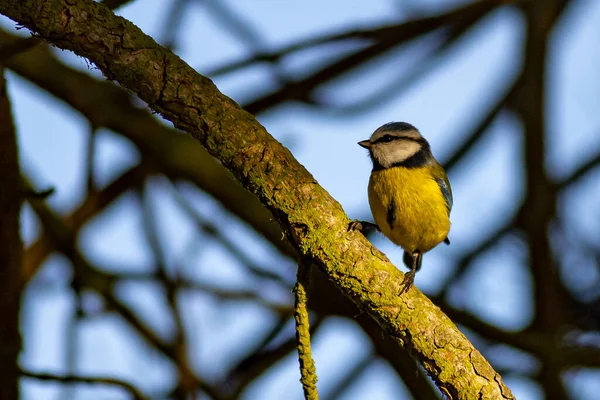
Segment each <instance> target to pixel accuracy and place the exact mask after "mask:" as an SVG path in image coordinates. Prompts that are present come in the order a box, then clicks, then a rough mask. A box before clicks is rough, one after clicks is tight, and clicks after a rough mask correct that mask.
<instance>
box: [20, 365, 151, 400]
mask: <svg viewBox="0 0 600 400" xmlns="http://www.w3.org/2000/svg"><path fill="white" fill-rule="evenodd" d="M20 374H21V376H23V377H25V378H33V379H38V380H41V381H55V382H60V383H65V384H70V383H85V384H100V385H111V386H118V387H120V388H122V389H124V390H125V391H127V392H128V393H129V394H131V396H133V398H134V399H136V400H144V399H146V397H145V396H144V395H143V394H142V392H140V391H139V389H137V388H136V387H135V386H133V385H132V384H130V383H127V382H125V381H122V380H119V379H115V378H106V377H97V376H75V375H55V374H50V373H46V372H32V371H26V370H23V369H21V370H20Z"/></svg>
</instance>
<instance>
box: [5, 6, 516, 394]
mask: <svg viewBox="0 0 600 400" xmlns="http://www.w3.org/2000/svg"><path fill="white" fill-rule="evenodd" d="M0 12H1V13H3V14H5V15H7V16H8V17H10V18H12V19H14V20H15V21H17V22H18V23H20V24H22V25H24V26H26V27H28V28H30V29H31V30H33V31H34V32H36V33H37V34H38V35H40V36H41V37H42V38H44V39H46V40H48V41H50V42H51V43H53V44H55V45H57V46H59V47H61V48H64V49H69V50H73V51H74V52H75V53H76V54H78V55H80V56H82V57H86V58H88V59H90V60H91V61H92V62H94V63H95V64H96V65H97V67H98V68H99V69H100V70H102V71H103V72H104V74H105V75H106V76H107V77H108V78H110V79H114V80H117V81H119V82H120V83H121V84H122V85H123V86H125V87H126V88H128V89H130V90H132V91H134V92H135V93H137V94H138V96H139V97H140V98H141V99H143V100H144V101H146V102H147V103H148V104H149V105H150V107H151V108H152V109H153V110H155V111H156V112H158V113H160V114H161V115H163V116H164V117H165V118H167V119H168V120H170V121H171V122H173V124H174V125H175V127H176V128H178V129H181V130H183V131H185V132H187V133H189V134H191V135H192V137H194V138H195V139H196V140H198V141H200V142H201V143H202V144H203V145H204V146H205V147H206V149H207V150H208V151H209V152H210V153H211V154H212V155H213V156H215V157H217V158H218V159H219V160H220V161H221V162H222V163H223V165H225V166H226V167H227V168H228V169H229V170H231V171H232V172H233V174H234V176H235V177H236V178H237V179H238V180H239V181H240V182H241V183H242V184H243V185H244V187H246V188H247V189H248V190H250V191H251V192H252V193H254V194H255V195H257V196H258V197H259V199H260V200H261V202H263V204H265V205H266V206H267V208H268V209H269V210H270V211H271V212H272V213H273V215H274V217H275V218H276V219H277V221H278V222H279V223H280V224H281V226H282V228H283V230H284V232H286V234H287V236H288V237H289V238H290V240H291V241H292V242H293V244H294V246H295V247H296V249H297V250H298V252H299V253H300V254H302V255H303V256H304V257H306V258H307V260H309V261H310V262H311V263H314V264H316V265H317V266H318V267H319V268H321V269H322V271H323V272H324V273H325V274H326V275H327V276H328V278H329V279H330V280H331V281H332V282H333V283H334V284H335V286H336V287H337V288H338V289H340V290H341V291H342V292H343V293H344V294H345V295H347V296H348V297H350V298H351V299H352V300H353V301H354V302H355V303H356V304H357V305H358V306H359V307H360V308H361V309H362V310H364V311H365V312H366V313H368V314H369V315H370V316H371V317H372V318H374V319H375V320H376V321H377V322H378V323H379V324H380V325H381V327H382V328H383V329H384V330H385V331H386V332H388V333H390V335H391V336H392V337H394V338H395V341H396V343H397V344H398V345H402V346H406V347H407V348H408V349H409V350H410V351H411V352H412V354H413V355H414V356H415V357H416V358H417V359H418V360H419V361H420V362H421V363H422V365H423V366H424V368H425V369H426V370H427V371H428V373H429V374H430V375H431V376H432V378H433V379H434V381H435V382H436V384H437V385H438V387H439V388H440V389H441V390H442V391H443V392H444V393H445V394H446V395H447V396H448V397H450V398H456V399H472V398H490V399H496V398H513V396H512V394H511V392H510V390H509V389H508V388H507V387H506V386H505V385H504V383H503V382H502V379H501V378H500V376H499V375H498V374H497V373H496V372H495V371H494V370H493V369H492V367H491V366H490V365H489V363H488V362H487V361H486V360H485V359H484V358H483V356H481V354H480V353H479V352H478V351H477V350H476V349H475V348H473V346H472V345H471V344H470V343H469V342H468V340H467V339H466V338H465V336H464V335H463V334H462V333H461V332H460V331H458V329H457V328H456V326H455V325H454V324H453V323H452V322H451V321H450V320H449V319H448V317H446V316H445V315H444V314H443V313H441V312H440V310H439V309H438V308H437V307H435V306H434V305H433V304H432V303H431V302H430V301H429V300H428V299H427V298H426V297H425V296H423V295H422V294H421V293H420V292H419V291H417V290H414V291H411V292H410V293H409V294H408V295H407V296H403V297H399V296H398V293H399V290H400V282H401V281H402V274H401V273H400V272H399V271H398V270H397V269H396V268H395V267H394V266H393V265H392V264H391V263H390V262H389V261H388V260H387V258H386V257H385V256H384V255H383V254H381V253H380V252H379V251H378V250H376V249H375V248H373V247H372V246H371V245H370V244H369V243H368V242H367V240H366V239H365V238H364V237H362V235H360V234H359V233H350V234H349V233H347V232H346V227H347V224H348V222H349V219H348V218H347V216H346V215H345V213H344V211H343V210H342V208H341V206H340V205H339V204H338V203H337V202H336V201H335V200H334V199H333V198H331V196H329V194H328V193H327V192H325V190H324V189H323V188H321V187H320V186H319V185H318V184H317V182H316V181H315V180H314V178H313V177H312V176H311V175H310V174H309V173H308V172H307V171H306V170H305V169H304V168H303V167H302V166H301V165H300V164H299V163H298V162H297V161H296V160H295V159H294V158H293V156H292V155H291V153H290V152H289V150H287V149H285V148H284V147H283V146H282V145H281V144H280V143H279V142H277V141H276V140H275V139H273V138H272V137H271V136H270V135H269V134H268V133H267V132H266V130H265V129H264V128H263V127H262V126H261V125H260V124H259V123H258V122H257V121H256V119H255V118H254V117H252V115H250V114H248V113H247V112H245V111H244V110H242V109H241V108H240V107H239V106H238V105H237V104H236V103H235V102H233V101H232V100H231V99H229V98H227V97H225V96H224V95H222V94H221V93H220V92H219V91H218V90H217V88H216V87H215V86H214V84H213V83H212V82H211V81H210V80H209V79H207V78H205V77H203V76H201V75H199V74H197V73H196V72H195V71H194V70H193V69H192V68H191V67H189V66H188V65H187V64H186V63H184V62H183V61H182V60H181V59H179V58H178V57H177V56H175V55H174V54H172V53H171V52H170V51H168V50H167V49H164V48H162V47H160V46H159V45H158V44H156V43H155V42H154V40H152V38H150V37H148V36H146V35H144V34H143V32H141V31H140V30H139V29H138V28H137V27H136V26H134V25H133V24H131V23H130V22H128V21H126V20H125V19H123V18H120V17H117V16H115V15H114V14H112V12H110V10H108V9H107V8H106V7H104V6H101V5H98V4H96V3H94V2H92V1H90V0H69V1H68V2H67V1H65V0H44V1H42V0H26V1H23V2H13V1H10V0H1V1H0Z"/></svg>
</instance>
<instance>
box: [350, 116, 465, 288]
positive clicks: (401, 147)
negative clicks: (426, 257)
mask: <svg viewBox="0 0 600 400" xmlns="http://www.w3.org/2000/svg"><path fill="white" fill-rule="evenodd" d="M358 144H359V145H360V146H361V147H364V148H365V149H367V150H368V151H369V156H370V158H371V162H372V164H373V169H372V171H371V176H370V178H369V185H368V197H369V206H370V208H371V213H372V214H373V218H374V219H375V224H373V223H370V222H365V221H359V220H354V221H352V222H351V223H350V225H349V229H351V230H359V231H361V232H363V233H364V232H365V231H367V230H370V229H373V228H374V229H377V230H379V231H380V232H381V233H383V234H384V235H385V236H386V237H387V238H388V239H389V240H390V241H392V242H393V243H395V244H396V245H398V246H400V247H401V248H402V249H403V250H404V254H403V257H402V261H403V262H404V264H405V265H406V266H407V267H408V269H409V272H407V273H406V274H405V275H404V280H403V281H402V288H401V290H400V295H402V294H403V293H406V292H408V290H409V289H410V288H411V287H412V286H413V284H414V279H415V274H416V273H417V271H419V270H420V269H421V263H422V261H423V254H425V253H426V252H428V251H429V250H431V249H433V248H434V247H436V246H437V245H438V244H440V243H442V242H444V243H446V244H447V245H449V244H450V240H449V239H448V233H449V231H450V211H451V210H452V204H453V199H452V188H451V187H450V182H449V181H448V177H447V176H446V172H445V171H444V168H443V167H442V166H441V165H440V163H439V162H437V160H436V159H435V157H434V156H433V154H432V153H431V147H430V145H429V142H428V141H427V140H426V139H425V138H424V137H423V136H422V135H421V133H420V132H419V130H418V129H417V128H415V127H414V126H413V125H411V124H409V123H407V122H390V123H387V124H385V125H382V126H381V127H379V128H377V129H376V130H375V132H373V134H372V135H371V138H370V139H368V140H363V141H360V142H358Z"/></svg>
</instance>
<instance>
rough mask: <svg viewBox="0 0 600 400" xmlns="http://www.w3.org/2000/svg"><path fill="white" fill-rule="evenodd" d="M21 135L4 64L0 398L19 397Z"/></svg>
mask: <svg viewBox="0 0 600 400" xmlns="http://www.w3.org/2000/svg"><path fill="white" fill-rule="evenodd" d="M18 157H19V152H18V149H17V135H16V132H15V126H14V123H13V119H12V111H11V105H10V99H9V97H8V94H7V92H6V80H5V79H4V66H3V65H0V319H1V321H2V322H0V343H1V345H0V398H1V399H17V398H19V379H18V374H17V362H18V357H19V353H20V352H21V334H20V331H19V310H20V309H21V289H22V287H23V279H22V276H21V274H22V272H21V260H22V253H23V244H22V243H21V236H20V234H19V212H20V210H21V203H22V202H23V188H22V186H21V184H20V182H21V181H20V178H19V174H20V172H19V158H18Z"/></svg>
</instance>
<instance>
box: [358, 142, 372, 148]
mask: <svg viewBox="0 0 600 400" xmlns="http://www.w3.org/2000/svg"><path fill="white" fill-rule="evenodd" d="M358 145H359V146H360V147H364V148H365V149H369V148H371V142H369V141H368V140H361V141H360V142H358Z"/></svg>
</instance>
